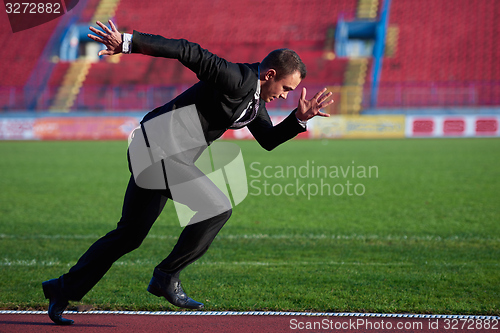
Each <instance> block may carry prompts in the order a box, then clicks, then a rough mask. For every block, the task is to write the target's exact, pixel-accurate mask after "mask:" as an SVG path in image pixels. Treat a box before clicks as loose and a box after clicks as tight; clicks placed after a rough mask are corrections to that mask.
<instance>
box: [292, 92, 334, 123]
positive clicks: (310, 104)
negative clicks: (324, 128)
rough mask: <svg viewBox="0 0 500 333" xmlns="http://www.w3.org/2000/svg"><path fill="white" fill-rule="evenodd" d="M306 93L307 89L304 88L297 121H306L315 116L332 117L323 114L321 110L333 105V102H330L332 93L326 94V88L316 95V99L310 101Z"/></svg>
mask: <svg viewBox="0 0 500 333" xmlns="http://www.w3.org/2000/svg"><path fill="white" fill-rule="evenodd" d="M306 93H307V92H306V88H302V94H301V95H300V99H299V105H298V107H297V111H296V112H295V116H296V117H297V119H299V120H301V121H306V120H309V119H311V118H313V117H315V116H320V117H330V115H329V114H328V113H324V112H321V111H320V110H321V109H322V108H325V107H327V106H328V105H330V104H332V103H333V100H330V101H328V98H330V96H332V93H331V92H328V93H326V88H325V89H323V90H321V91H320V92H318V93H317V94H316V95H314V97H313V98H311V99H310V100H306Z"/></svg>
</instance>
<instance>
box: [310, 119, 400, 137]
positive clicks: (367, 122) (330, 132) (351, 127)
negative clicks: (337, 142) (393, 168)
mask: <svg viewBox="0 0 500 333" xmlns="http://www.w3.org/2000/svg"><path fill="white" fill-rule="evenodd" d="M311 125H312V126H311V127H310V130H311V135H310V137H311V138H314V139H319V138H404V137H405V116H404V115H400V116H399V115H398V116H378V115H377V116H376V115H373V116H340V115H333V116H330V117H329V118H314V120H313V124H311Z"/></svg>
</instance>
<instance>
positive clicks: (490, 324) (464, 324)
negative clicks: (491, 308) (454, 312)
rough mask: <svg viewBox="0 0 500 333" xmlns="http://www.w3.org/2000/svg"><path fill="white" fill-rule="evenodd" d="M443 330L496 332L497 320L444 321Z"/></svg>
mask: <svg viewBox="0 0 500 333" xmlns="http://www.w3.org/2000/svg"><path fill="white" fill-rule="evenodd" d="M443 328H444V329H445V330H464V329H466V330H474V329H477V330H481V329H485V330H498V319H445V320H444V327H443Z"/></svg>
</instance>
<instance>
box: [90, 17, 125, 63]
mask: <svg viewBox="0 0 500 333" xmlns="http://www.w3.org/2000/svg"><path fill="white" fill-rule="evenodd" d="M108 22H109V26H110V27H111V29H109V28H108V27H107V26H105V25H104V24H102V23H101V22H99V21H97V22H96V23H97V25H98V26H100V27H101V28H102V30H104V32H103V31H101V30H97V29H96V28H94V27H89V29H90V31H92V32H93V33H95V34H96V35H98V36H94V35H92V34H88V35H87V36H89V38H90V39H92V40H95V41H96V42H99V43H102V44H104V45H105V46H106V48H107V49H106V50H101V51H99V55H100V56H101V55H113V54H118V53H121V52H122V47H123V39H122V34H121V33H120V32H119V31H118V30H117V29H116V26H115V25H114V24H113V22H112V21H111V20H108ZM99 36H100V37H99Z"/></svg>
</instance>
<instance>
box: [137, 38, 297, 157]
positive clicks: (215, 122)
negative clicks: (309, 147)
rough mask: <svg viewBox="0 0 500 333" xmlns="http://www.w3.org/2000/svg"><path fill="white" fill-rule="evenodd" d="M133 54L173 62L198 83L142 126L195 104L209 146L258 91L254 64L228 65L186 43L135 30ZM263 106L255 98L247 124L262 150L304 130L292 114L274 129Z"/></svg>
mask: <svg viewBox="0 0 500 333" xmlns="http://www.w3.org/2000/svg"><path fill="white" fill-rule="evenodd" d="M132 52H133V53H142V54H145V55H150V56H155V57H164V58H170V59H177V60H179V61H180V62H181V63H182V64H183V65H184V66H186V67H187V68H189V69H190V70H192V71H193V72H194V73H195V74H196V76H197V77H198V79H199V80H200V81H199V82H198V83H196V84H195V85H193V86H192V87H191V88H189V89H187V90H186V91H184V92H183V93H182V94H180V95H179V96H177V97H176V98H175V99H173V100H172V101H170V102H168V103H167V104H165V105H163V106H161V107H159V108H157V109H155V110H153V111H151V112H150V113H148V114H147V115H146V116H145V117H144V119H143V120H142V121H143V122H144V121H147V120H149V119H151V118H154V117H155V116H157V115H160V114H163V113H165V112H168V111H171V110H173V109H178V108H181V107H184V106H188V105H192V104H195V105H196V109H197V111H198V114H199V116H200V121H201V125H202V128H203V132H204V134H205V138H206V140H207V142H208V143H209V144H210V143H212V142H213V141H214V140H216V139H217V138H219V137H220V136H222V134H223V133H224V132H225V131H227V130H228V129H229V127H230V126H231V125H232V124H233V123H234V121H235V120H236V119H238V117H239V116H240V115H241V113H242V112H243V111H244V110H245V108H246V107H247V106H248V103H249V102H250V101H251V100H252V98H253V96H254V94H255V91H256V88H257V82H258V79H259V77H258V66H259V64H258V63H255V64H242V63H231V62H228V61H226V60H225V59H223V58H220V57H218V56H217V55H215V54H213V53H210V52H209V51H207V50H205V49H203V48H201V47H200V45H198V44H196V43H191V42H188V41H187V40H185V39H167V38H164V37H162V36H159V35H151V34H145V33H141V32H137V31H134V33H133V37H132ZM265 104H266V103H265V102H264V101H263V100H262V99H260V104H259V111H258V114H257V117H256V118H255V119H254V120H253V121H252V122H251V123H250V124H249V125H248V129H249V130H250V132H251V133H252V135H253V136H254V137H255V139H256V140H257V141H258V142H259V144H260V145H261V146H262V147H264V148H265V149H267V150H272V149H274V148H275V147H276V146H278V145H280V144H281V143H283V142H285V141H287V140H290V139H291V138H293V137H295V136H296V135H297V134H298V133H300V132H304V131H305V129H304V128H303V127H302V126H301V125H300V124H299V123H298V121H297V119H296V117H295V110H294V111H293V112H292V113H290V115H289V116H288V117H287V118H286V119H284V120H283V121H282V122H281V123H280V124H278V125H276V126H273V124H272V122H271V119H270V117H269V114H268V112H267V110H266V105H265Z"/></svg>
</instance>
